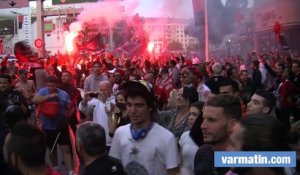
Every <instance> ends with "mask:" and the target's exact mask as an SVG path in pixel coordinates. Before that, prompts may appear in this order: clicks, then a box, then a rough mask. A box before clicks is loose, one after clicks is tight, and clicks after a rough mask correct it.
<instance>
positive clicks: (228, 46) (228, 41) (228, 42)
mask: <svg viewBox="0 0 300 175" xmlns="http://www.w3.org/2000/svg"><path fill="white" fill-rule="evenodd" d="M226 45H227V49H228V56H230V45H231V40H230V39H229V40H227V41H226Z"/></svg>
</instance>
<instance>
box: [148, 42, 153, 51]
mask: <svg viewBox="0 0 300 175" xmlns="http://www.w3.org/2000/svg"><path fill="white" fill-rule="evenodd" d="M153 49H154V43H152V42H149V43H148V47H147V50H148V52H149V53H151V52H153Z"/></svg>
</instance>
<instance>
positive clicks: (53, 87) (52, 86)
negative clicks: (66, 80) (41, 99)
mask: <svg viewBox="0 0 300 175" xmlns="http://www.w3.org/2000/svg"><path fill="white" fill-rule="evenodd" d="M46 84H47V87H48V90H49V92H50V93H54V92H56V88H57V84H56V83H50V82H47V83H46Z"/></svg>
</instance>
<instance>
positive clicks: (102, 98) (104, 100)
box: [79, 80, 116, 147]
mask: <svg viewBox="0 0 300 175" xmlns="http://www.w3.org/2000/svg"><path fill="white" fill-rule="evenodd" d="M93 97H96V98H93ZM115 103H116V102H115V97H114V96H113V95H112V84H111V83H110V82H109V81H107V80H105V81H102V82H100V87H99V91H98V92H87V93H86V94H85V95H84V97H83V99H82V101H81V102H80V104H79V110H80V111H81V112H83V113H84V114H85V115H86V116H89V115H90V113H92V120H93V122H95V123H98V124H100V125H101V126H102V127H103V128H104V130H105V133H106V145H107V146H108V147H109V146H110V145H111V141H112V138H111V137H110V136H109V127H108V115H107V111H106V110H111V109H108V108H111V107H112V105H114V104H115Z"/></svg>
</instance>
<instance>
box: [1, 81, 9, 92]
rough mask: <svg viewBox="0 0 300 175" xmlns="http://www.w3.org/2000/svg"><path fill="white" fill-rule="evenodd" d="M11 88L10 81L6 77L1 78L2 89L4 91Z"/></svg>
mask: <svg viewBox="0 0 300 175" xmlns="http://www.w3.org/2000/svg"><path fill="white" fill-rule="evenodd" d="M9 88H10V83H9V82H8V79H6V78H0V91H2V92H4V91H6V90H8V89H9Z"/></svg>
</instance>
